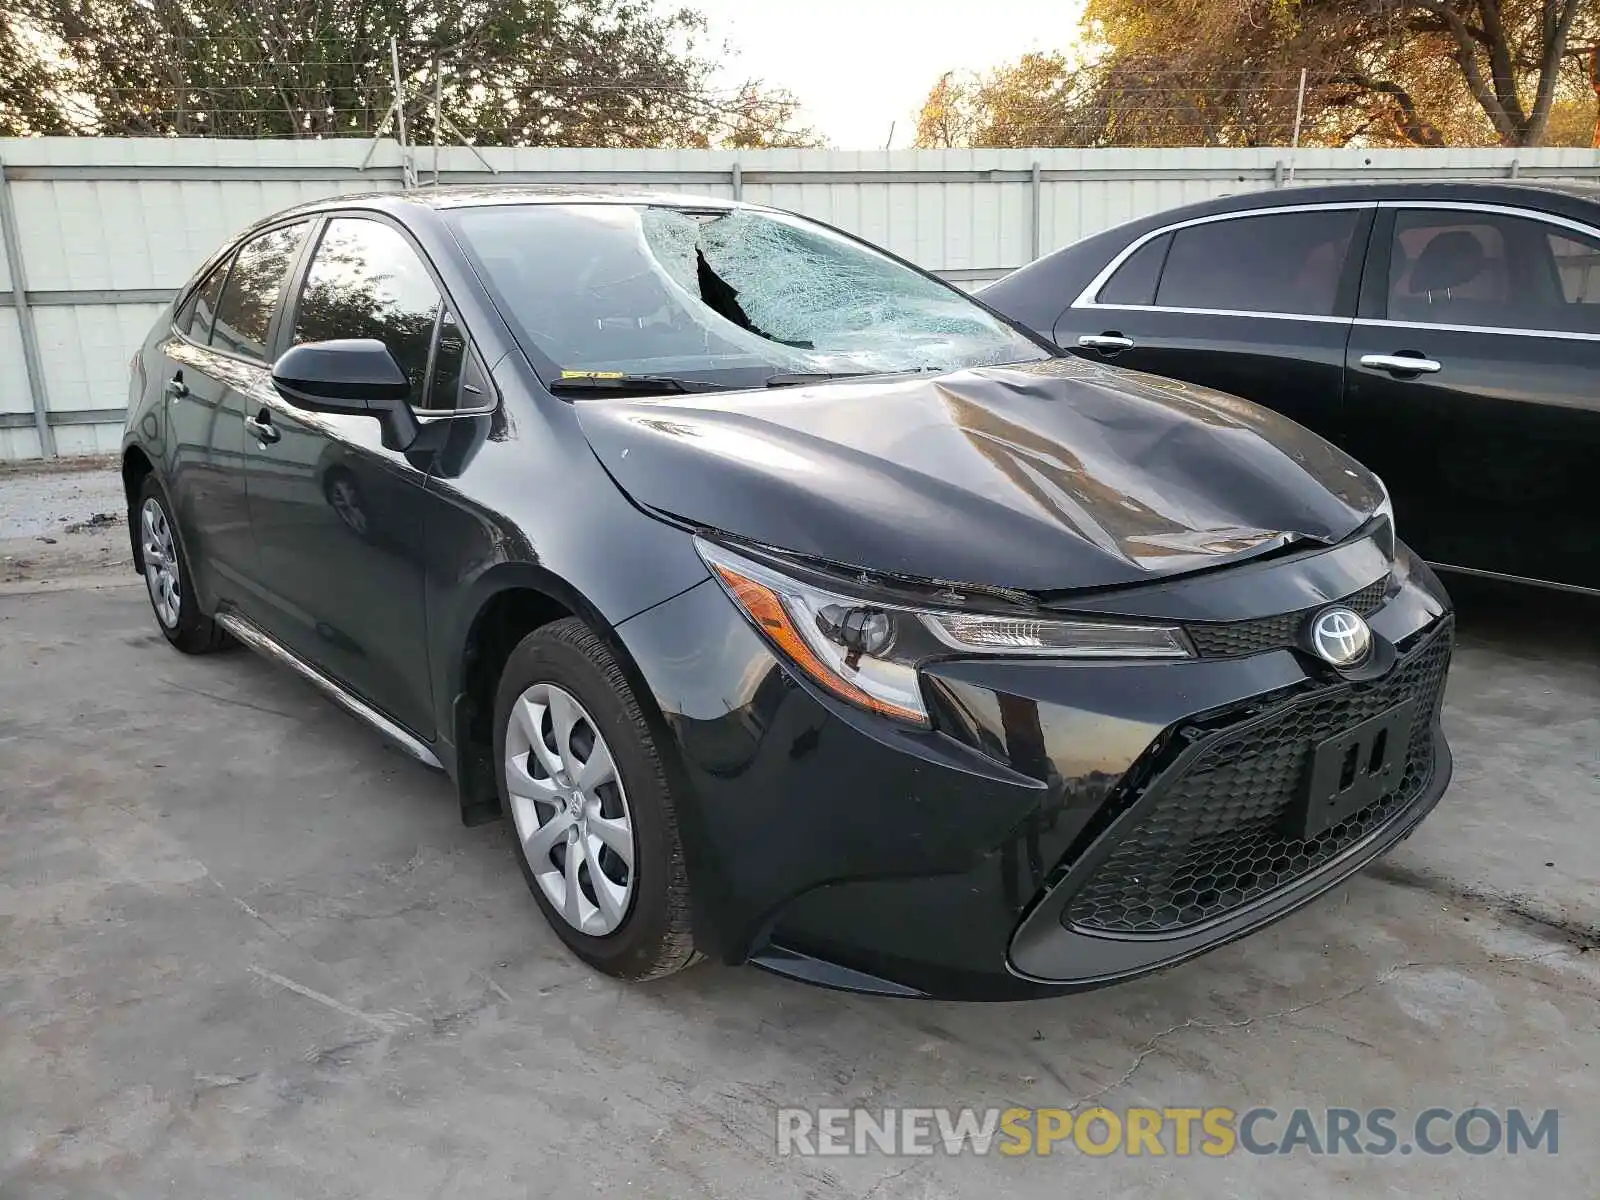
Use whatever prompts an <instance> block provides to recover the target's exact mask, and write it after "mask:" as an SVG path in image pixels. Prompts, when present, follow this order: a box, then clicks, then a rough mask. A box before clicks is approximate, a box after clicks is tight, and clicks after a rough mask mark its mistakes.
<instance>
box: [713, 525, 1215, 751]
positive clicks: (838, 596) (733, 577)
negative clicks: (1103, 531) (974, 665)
mask: <svg viewBox="0 0 1600 1200" xmlns="http://www.w3.org/2000/svg"><path fill="white" fill-rule="evenodd" d="M695 547H696V548H697V549H698V550H699V551H700V556H701V557H702V558H703V559H705V561H706V564H707V565H708V566H709V567H710V568H711V569H712V571H713V573H715V575H716V577H717V579H718V580H720V581H721V583H722V586H723V587H724V588H725V589H726V590H727V593H728V595H729V596H731V597H732V598H733V601H734V603H735V604H737V605H738V606H739V607H740V608H741V609H742V610H743V611H744V613H745V615H746V616H747V617H749V619H750V621H751V623H752V624H754V625H755V627H756V628H757V629H758V630H760V631H761V633H763V634H764V635H765V636H766V638H767V639H768V641H770V642H771V643H772V644H773V645H774V646H776V647H777V649H778V650H779V651H781V652H782V654H783V656H784V657H785V659H786V660H787V661H788V663H789V664H790V665H791V666H793V667H795V668H797V669H798V670H800V671H803V672H804V673H805V674H806V676H807V677H809V678H810V679H811V681H812V682H814V683H816V684H817V685H819V686H820V687H823V688H826V689H827V690H828V691H829V692H831V693H833V694H834V695H835V696H838V697H839V698H840V699H841V700H847V701H849V702H850V703H851V704H855V705H858V706H859V707H861V708H865V709H868V710H869V711H871V712H875V713H880V714H882V715H883V716H887V717H895V718H897V719H899V720H902V721H910V722H913V723H915V724H918V725H927V724H929V719H928V711H927V709H926V708H925V707H924V706H923V703H922V689H921V687H920V686H919V685H918V683H917V668H918V667H920V666H921V665H922V664H923V663H924V662H927V661H928V660H930V659H934V658H950V657H954V656H955V655H957V654H965V655H973V656H983V655H996V654H1004V655H1025V656H1028V657H1033V658H1144V659H1148V658H1188V657H1190V651H1189V647H1188V642H1187V640H1186V639H1185V638H1184V636H1183V633H1182V632H1181V631H1180V630H1178V629H1176V628H1173V627H1171V626H1166V625H1139V624H1130V623H1120V622H1111V621H1088V620H1078V621H1058V620H1052V619H1048V618H1034V617H1031V616H997V615H992V614H986V613H969V612H958V611H949V610H939V609H917V608H909V607H906V606H905V605H902V604H890V603H882V602H880V601H878V600H876V599H872V598H871V597H870V596H867V595H852V594H850V593H849V592H847V591H844V590H838V591H835V590H834V589H833V588H832V587H827V586H823V585H820V584H818V583H814V582H809V581H803V580H800V579H795V578H792V577H791V576H789V575H786V574H784V573H783V572H781V571H777V570H775V569H773V568H772V567H769V566H767V565H765V564H763V563H757V562H753V561H751V560H750V559H748V558H745V557H744V556H743V555H740V554H735V553H734V552H733V551H731V550H729V549H727V548H726V547H723V546H718V545H715V544H713V543H711V542H708V541H705V540H704V539H703V538H696V539H695Z"/></svg>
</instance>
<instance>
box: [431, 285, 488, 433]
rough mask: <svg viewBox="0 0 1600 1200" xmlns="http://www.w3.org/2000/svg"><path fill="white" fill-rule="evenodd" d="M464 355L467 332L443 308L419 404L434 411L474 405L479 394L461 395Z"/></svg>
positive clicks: (478, 400) (451, 314)
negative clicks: (429, 371)
mask: <svg viewBox="0 0 1600 1200" xmlns="http://www.w3.org/2000/svg"><path fill="white" fill-rule="evenodd" d="M466 355H467V335H466V334H465V333H464V332H463V331H462V329H461V323H460V322H459V321H457V320H456V315H455V313H453V312H451V311H450V310H449V309H448V308H446V309H445V310H444V311H443V312H441V313H440V314H439V337H438V340H437V342H436V343H435V344H434V350H433V372H432V374H431V375H430V376H429V378H428V394H427V396H426V397H425V398H424V400H423V405H424V407H425V408H428V409H430V410H432V411H435V412H446V411H453V410H455V409H457V408H474V407H477V405H478V404H479V402H480V400H481V397H473V396H468V397H465V398H463V397H462V395H461V367H462V363H463V362H464V361H465V360H466Z"/></svg>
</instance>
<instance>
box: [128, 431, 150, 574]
mask: <svg viewBox="0 0 1600 1200" xmlns="http://www.w3.org/2000/svg"><path fill="white" fill-rule="evenodd" d="M155 469H156V468H155V464H154V463H153V462H151V461H150V456H149V455H148V454H146V453H145V452H144V451H143V450H142V449H141V448H140V447H139V446H137V445H132V446H129V447H128V448H127V449H126V450H124V451H123V452H122V490H123V493H124V494H125V495H126V497H127V514H128V543H129V545H130V546H131V547H132V550H133V570H134V573H135V574H139V573H140V572H142V571H143V570H144V549H143V547H142V546H141V545H140V544H139V526H138V523H137V520H136V518H135V517H134V502H135V501H136V500H138V498H139V489H140V488H142V487H143V486H144V481H145V479H146V478H147V477H148V476H150V475H153V474H155Z"/></svg>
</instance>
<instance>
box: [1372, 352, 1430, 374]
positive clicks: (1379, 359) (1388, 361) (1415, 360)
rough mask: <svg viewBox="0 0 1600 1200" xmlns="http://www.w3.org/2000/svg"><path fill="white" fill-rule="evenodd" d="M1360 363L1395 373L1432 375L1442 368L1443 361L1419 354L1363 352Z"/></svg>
mask: <svg viewBox="0 0 1600 1200" xmlns="http://www.w3.org/2000/svg"><path fill="white" fill-rule="evenodd" d="M1361 365H1362V366H1363V367H1372V368H1374V369H1375V370H1379V371H1390V372H1393V373H1394V374H1396V375H1432V374H1433V373H1434V372H1435V371H1442V370H1443V369H1444V364H1443V363H1441V362H1435V361H1434V360H1433V359H1431V358H1423V357H1422V355H1420V354H1363V355H1362V356H1361Z"/></svg>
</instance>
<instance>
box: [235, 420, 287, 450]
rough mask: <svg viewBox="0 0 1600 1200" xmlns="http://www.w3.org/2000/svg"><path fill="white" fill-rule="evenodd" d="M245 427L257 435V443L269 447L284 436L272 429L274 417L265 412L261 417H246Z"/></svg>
mask: <svg viewBox="0 0 1600 1200" xmlns="http://www.w3.org/2000/svg"><path fill="white" fill-rule="evenodd" d="M244 427H245V428H246V429H248V430H249V431H250V432H251V433H253V434H255V435H256V441H258V442H261V443H262V444H263V445H267V446H270V445H271V444H272V443H273V442H276V441H277V440H278V439H279V438H281V437H282V436H283V434H281V433H279V432H278V431H277V430H276V429H274V428H273V427H272V417H271V415H270V414H268V413H266V412H263V413H262V414H261V415H260V416H259V417H246V418H245V419H244Z"/></svg>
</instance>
